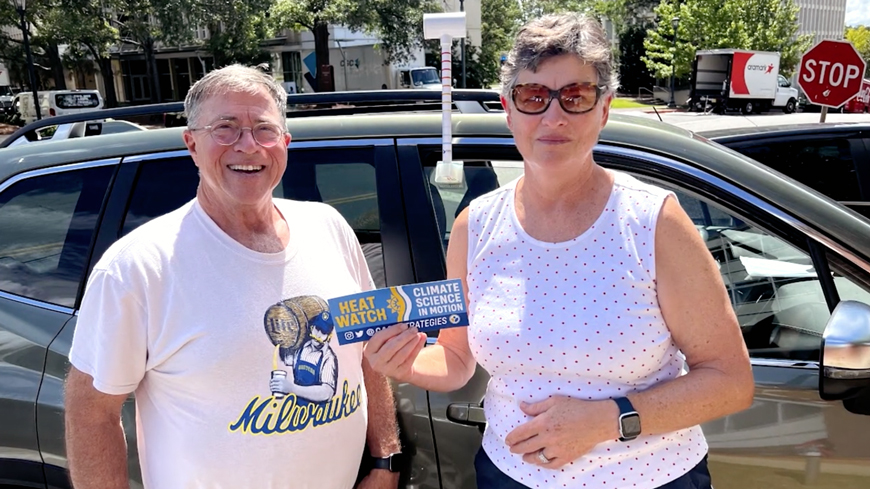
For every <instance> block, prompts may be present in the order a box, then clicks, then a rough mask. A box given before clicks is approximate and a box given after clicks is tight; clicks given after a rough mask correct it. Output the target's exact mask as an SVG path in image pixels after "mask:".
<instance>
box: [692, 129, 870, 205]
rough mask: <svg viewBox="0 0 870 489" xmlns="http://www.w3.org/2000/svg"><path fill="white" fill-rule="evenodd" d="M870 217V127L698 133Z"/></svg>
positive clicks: (737, 130) (735, 130)
mask: <svg viewBox="0 0 870 489" xmlns="http://www.w3.org/2000/svg"><path fill="white" fill-rule="evenodd" d="M700 134H701V135H703V136H704V137H707V138H710V139H712V140H713V141H716V142H717V143H720V144H723V145H725V146H728V147H729V148H731V149H733V150H735V151H738V152H740V153H742V154H744V155H746V156H749V157H750V158H752V159H754V160H756V161H759V162H761V163H764V164H765V165H767V166H769V167H771V168H773V169H774V170H777V171H779V172H781V173H783V174H785V175H788V176H789V177H791V178H794V179H795V180H797V181H799V182H801V183H803V184H804V185H807V186H809V187H811V188H814V189H816V190H818V191H819V192H821V193H823V194H825V195H827V196H828V197H830V198H832V199H834V200H836V201H838V202H840V203H841V204H843V205H845V206H847V207H849V208H851V209H854V210H855V211H857V212H858V213H860V214H863V215H865V216H867V217H870V123H859V124H854V123H853V124H819V123H816V124H795V125H788V126H762V127H752V128H740V129H724V130H717V131H708V132H702V133H700Z"/></svg>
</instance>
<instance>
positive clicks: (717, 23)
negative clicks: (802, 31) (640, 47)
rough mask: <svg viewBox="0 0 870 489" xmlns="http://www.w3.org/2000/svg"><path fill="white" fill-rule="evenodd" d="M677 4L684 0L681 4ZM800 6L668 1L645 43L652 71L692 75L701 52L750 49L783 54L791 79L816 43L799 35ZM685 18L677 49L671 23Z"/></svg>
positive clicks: (788, 0) (778, 1)
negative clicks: (675, 18)
mask: <svg viewBox="0 0 870 489" xmlns="http://www.w3.org/2000/svg"><path fill="white" fill-rule="evenodd" d="M676 1H677V2H678V1H679V0H676ZM797 12H798V7H797V5H795V2H794V0H686V1H684V2H682V3H679V4H675V0H662V2H661V4H659V6H658V7H656V9H655V13H656V17H657V19H658V25H657V26H656V27H655V28H652V29H649V30H648V31H647V34H648V37H647V39H646V41H645V42H644V46H645V48H646V56H644V58H643V59H644V62H645V63H646V65H647V68H649V70H650V71H651V72H653V73H654V74H655V76H656V77H658V78H667V77H669V76H670V74H671V63H672V61H673V62H674V65H675V67H676V70H675V71H676V77H677V78H679V77H683V76H685V75H687V74H689V73H690V72H691V66H692V61H693V60H694V57H695V51H697V50H699V49H719V48H731V49H749V50H758V51H776V52H779V53H780V72H782V73H783V74H784V75H786V76H788V75H789V74H791V73H792V71H793V70H794V69H795V68H796V67H797V64H798V62H799V61H800V57H801V55H802V54H803V53H804V51H806V49H807V48H808V47H809V45H810V42H811V36H810V35H802V36H797V30H798V22H797ZM673 17H679V18H680V23H679V29H678V31H679V32H678V34H679V37H678V39H677V47H676V51H674V48H673V39H674V29H673V27H672V26H671V19H672V18H673Z"/></svg>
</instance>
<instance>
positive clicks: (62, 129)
mask: <svg viewBox="0 0 870 489" xmlns="http://www.w3.org/2000/svg"><path fill="white" fill-rule="evenodd" d="M144 130H146V128H145V127H144V126H140V125H139V124H136V123H133V122H130V121H120V120H97V121H86V122H84V121H83V122H73V123H69V124H58V125H51V126H48V127H44V128H41V129H38V130H32V131H27V132H24V131H16V132H15V133H13V134H12V135H10V136H9V137H8V138H7V139H6V141H4V142H3V144H4V147H10V146H19V145H22V144H27V143H35V142H39V141H48V140H54V141H57V140H60V139H71V138H81V137H86V136H99V135H101V134H117V133H120V132H130V131H144Z"/></svg>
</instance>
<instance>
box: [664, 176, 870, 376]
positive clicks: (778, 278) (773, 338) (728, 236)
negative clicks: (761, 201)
mask: <svg viewBox="0 0 870 489" xmlns="http://www.w3.org/2000/svg"><path fill="white" fill-rule="evenodd" d="M675 193H676V195H677V198H678V199H679V201H680V204H681V205H682V207H683V209H684V210H686V212H687V213H688V215H689V217H690V218H691V219H692V221H693V222H694V223H695V228H696V229H697V230H698V233H699V234H700V235H701V237H702V238H703V239H704V241H705V242H706V243H707V248H708V249H709V250H710V253H711V254H712V255H713V258H714V259H715V260H716V263H717V265H718V266H719V271H720V273H721V274H722V279H723V281H724V282H725V287H726V288H727V290H728V296H729V298H730V299H731V305H732V306H733V307H734V311H735V312H736V314H737V320H738V322H739V323H740V329H741V331H742V333H743V338H744V340H745V342H746V346H747V349H748V350H749V355H750V356H752V357H760V358H782V359H790V360H807V361H818V360H819V348H820V344H821V339H822V334H823V333H824V330H825V326H826V324H827V321H828V319H829V318H830V315H831V314H830V311H829V310H828V306H827V302H826V301H825V296H824V293H823V291H822V286H821V283H820V281H819V278H818V275H817V273H816V270H815V268H814V266H813V263H812V259H811V258H810V256H809V255H808V254H807V253H806V252H804V251H803V250H800V249H798V248H796V247H794V246H792V245H791V244H789V243H788V242H786V241H785V240H783V239H781V238H779V237H777V236H774V235H771V234H770V233H768V232H766V231H764V230H762V229H760V228H758V227H756V226H753V225H751V224H749V223H747V222H744V221H743V220H742V219H740V218H738V217H735V216H733V215H732V214H730V213H728V212H726V211H724V210H723V209H721V208H720V207H718V206H717V205H715V204H712V203H709V202H706V201H705V200H702V199H699V198H697V197H694V196H692V195H688V194H686V193H684V192H681V191H679V190H676V191H675ZM834 283H835V284H836V286H837V289H838V290H839V291H841V292H840V294H841V298H843V299H852V300H860V301H862V302H865V303H870V292H868V291H867V290H865V289H863V288H862V287H860V286H859V285H857V284H856V283H855V282H853V281H852V280H850V279H849V278H847V277H845V276H842V275H839V274H835V276H834Z"/></svg>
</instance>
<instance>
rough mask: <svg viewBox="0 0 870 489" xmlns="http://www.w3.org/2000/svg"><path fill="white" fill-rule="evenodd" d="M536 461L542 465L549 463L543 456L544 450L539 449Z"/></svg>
mask: <svg viewBox="0 0 870 489" xmlns="http://www.w3.org/2000/svg"><path fill="white" fill-rule="evenodd" d="M538 460H540V461H541V463H542V464H548V463H550V459H548V458H547V456H546V455H544V449H543V448H542V449H540V450H538Z"/></svg>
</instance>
